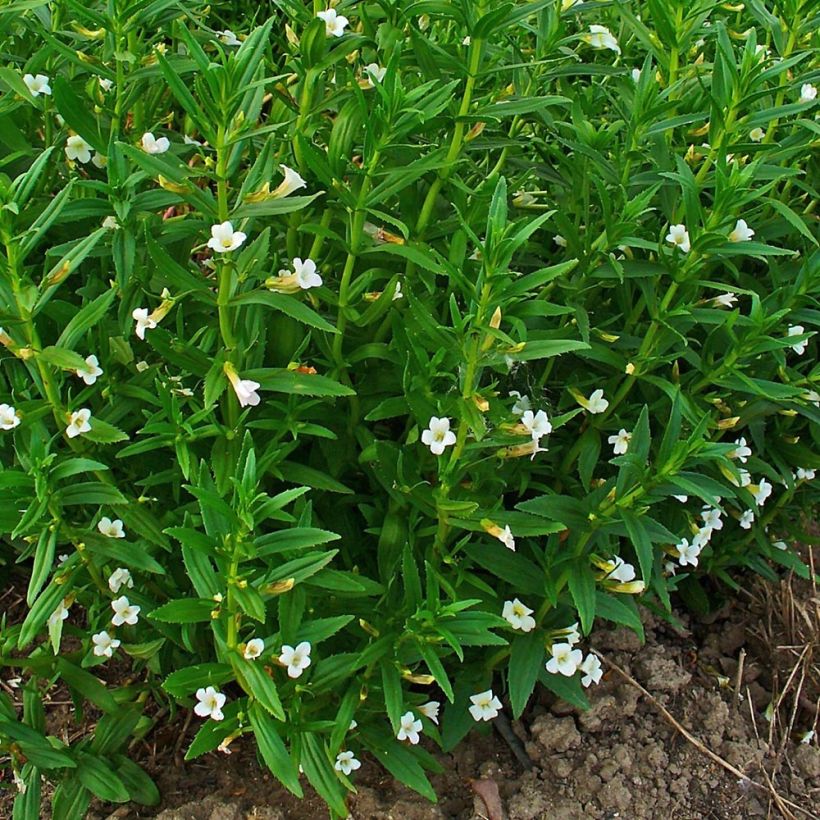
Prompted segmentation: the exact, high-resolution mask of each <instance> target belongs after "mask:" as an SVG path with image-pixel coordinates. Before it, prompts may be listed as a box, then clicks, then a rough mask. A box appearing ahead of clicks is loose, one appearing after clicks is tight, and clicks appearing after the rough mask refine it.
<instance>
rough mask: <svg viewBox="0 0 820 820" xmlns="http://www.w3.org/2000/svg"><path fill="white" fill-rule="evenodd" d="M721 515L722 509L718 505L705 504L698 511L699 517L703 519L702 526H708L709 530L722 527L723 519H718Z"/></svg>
mask: <svg viewBox="0 0 820 820" xmlns="http://www.w3.org/2000/svg"><path fill="white" fill-rule="evenodd" d="M721 515H723V511H722V510H721V509H720V508H719V507H709V506H705V507H704V508H703V510H702V511H701V513H700V517H701V518H702V519H703V526H704V527H708V528H709V529H710V530H722V529H723V521H721V519H720V517H721Z"/></svg>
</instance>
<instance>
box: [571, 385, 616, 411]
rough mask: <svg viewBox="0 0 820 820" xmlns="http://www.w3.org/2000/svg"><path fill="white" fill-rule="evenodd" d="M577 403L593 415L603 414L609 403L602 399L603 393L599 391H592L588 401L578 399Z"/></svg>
mask: <svg viewBox="0 0 820 820" xmlns="http://www.w3.org/2000/svg"><path fill="white" fill-rule="evenodd" d="M578 403H579V404H580V405H581V407H583V408H584V409H586V410H587V412H589V413H592V414H593V415H597V414H598V413H605V412H606V409H607V407H609V402H608V401H607V400H606V399H605V398H604V391H603V390H600V389H599V390H593V391H592V394H591V395H590V397H589V398H588V399H578Z"/></svg>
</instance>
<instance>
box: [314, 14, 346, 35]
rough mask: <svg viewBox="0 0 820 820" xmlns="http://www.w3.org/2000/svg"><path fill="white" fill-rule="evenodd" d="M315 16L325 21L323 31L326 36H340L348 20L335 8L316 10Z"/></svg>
mask: <svg viewBox="0 0 820 820" xmlns="http://www.w3.org/2000/svg"><path fill="white" fill-rule="evenodd" d="M316 16H317V17H318V18H319V19H320V20H324V21H325V32H326V33H327V36H328V37H341V36H342V35H343V34H344V33H345V28H346V27H347V24H348V23H349V22H350V21H349V20H348V19H347V17H343V16H342V15H340V14H337V13H336V9H326V10H325V11H320V12H317V14H316Z"/></svg>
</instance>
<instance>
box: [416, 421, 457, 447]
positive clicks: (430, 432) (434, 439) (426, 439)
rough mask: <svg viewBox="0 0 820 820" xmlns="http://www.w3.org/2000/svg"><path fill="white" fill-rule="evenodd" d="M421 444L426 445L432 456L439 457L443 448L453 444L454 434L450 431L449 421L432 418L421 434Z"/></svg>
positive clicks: (454, 441) (454, 440)
mask: <svg viewBox="0 0 820 820" xmlns="http://www.w3.org/2000/svg"><path fill="white" fill-rule="evenodd" d="M421 443H422V444H426V445H427V446H428V447H429V448H430V452H431V453H432V454H433V455H434V456H440V455H441V454H442V453H443V452H444V448H445V447H450V446H452V445H453V444H455V443H456V434H455V433H454V432H453V431H452V430H451V429H450V419H448V418H438V417H437V416H433V417H432V418H431V419H430V423H429V424H428V426H427V429H426V430H425V431H424V432H423V433H422V434H421Z"/></svg>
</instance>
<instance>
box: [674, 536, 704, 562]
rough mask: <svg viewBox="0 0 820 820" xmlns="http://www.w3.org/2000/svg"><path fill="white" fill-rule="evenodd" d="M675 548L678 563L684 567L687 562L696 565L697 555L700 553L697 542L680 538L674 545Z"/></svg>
mask: <svg viewBox="0 0 820 820" xmlns="http://www.w3.org/2000/svg"><path fill="white" fill-rule="evenodd" d="M675 550H676V551H677V553H678V563H679V564H680V565H681V566H682V567H685V566H686V565H687V564H689V565H690V566H693V567H696V566H697V565H698V556H699V555H700V551H701V547H700V546H698V545H697V544H695V543H694V542H693V543H691V544H690V543H689V540H688V539H687V538H682V539H681V540H680V541H679V542H678V543H677V544H676V545H675Z"/></svg>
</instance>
